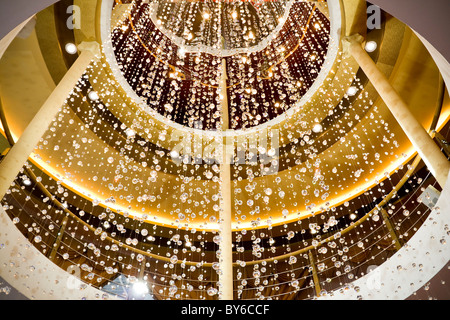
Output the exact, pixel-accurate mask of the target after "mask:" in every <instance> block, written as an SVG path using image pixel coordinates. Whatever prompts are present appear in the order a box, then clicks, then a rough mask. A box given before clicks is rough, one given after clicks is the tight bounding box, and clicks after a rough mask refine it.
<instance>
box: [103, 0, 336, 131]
mask: <svg viewBox="0 0 450 320" xmlns="http://www.w3.org/2000/svg"><path fill="white" fill-rule="evenodd" d="M114 3H115V0H102V1H101V4H100V22H99V28H100V32H99V33H100V35H99V41H100V42H101V43H102V45H103V51H104V55H105V59H106V61H107V62H108V64H109V66H110V68H111V71H112V74H113V76H114V78H115V80H117V82H118V83H119V85H120V86H121V87H122V89H123V90H124V91H125V93H126V94H127V95H128V97H130V98H131V99H132V101H135V102H136V104H138V105H139V106H142V109H143V110H145V111H146V112H147V113H149V114H150V116H151V117H153V118H154V119H155V120H157V121H158V122H160V123H163V124H164V125H166V126H169V127H170V128H171V129H173V130H178V131H181V132H186V133H190V134H194V135H202V136H206V137H211V138H218V139H220V138H222V137H224V136H225V137H232V138H238V137H242V136H247V135H249V134H254V133H257V132H262V131H264V130H268V129H269V128H271V127H273V126H275V125H279V124H280V123H282V122H283V121H284V120H286V119H289V118H291V117H293V116H294V115H295V114H296V113H297V112H298V111H299V110H300V107H301V106H303V105H304V104H306V103H307V102H308V101H310V99H311V98H312V96H313V95H314V94H315V93H316V91H317V90H318V89H319V88H320V86H322V85H323V83H324V81H325V79H326V78H327V77H328V76H329V73H330V71H331V70H332V68H333V66H334V65H335V63H336V60H337V58H338V54H339V51H340V47H341V46H340V39H341V37H342V33H343V32H344V28H343V23H342V21H343V17H342V3H341V1H328V6H329V11H330V21H331V31H330V47H329V50H328V53H327V56H326V59H325V64H324V66H323V68H322V70H321V71H320V73H319V75H318V77H317V79H316V81H315V82H314V83H313V85H312V86H311V87H310V89H309V90H308V92H307V93H306V94H305V95H304V96H303V97H302V98H301V99H300V100H299V101H298V102H297V103H296V104H295V105H294V106H292V107H291V108H290V109H289V110H288V111H286V112H285V113H283V114H281V115H280V116H278V117H276V118H274V119H272V120H270V121H268V122H266V123H264V124H261V125H258V126H255V127H253V128H250V129H245V130H227V131H225V132H220V131H205V130H200V129H195V128H188V127H185V126H183V125H180V124H178V123H176V122H174V121H171V120H168V119H167V118H165V117H164V116H162V115H160V114H159V113H157V112H156V111H149V110H148V109H150V108H146V102H145V101H143V99H142V98H140V97H139V96H138V95H137V94H136V93H135V92H134V90H133V89H132V88H131V86H130V85H129V84H128V82H127V81H126V79H125V78H124V77H123V75H122V73H121V71H120V68H119V66H118V62H117V60H116V57H115V54H114V49H113V46H112V39H111V33H110V32H109V30H111V21H110V17H111V12H112V10H113V6H114Z"/></svg>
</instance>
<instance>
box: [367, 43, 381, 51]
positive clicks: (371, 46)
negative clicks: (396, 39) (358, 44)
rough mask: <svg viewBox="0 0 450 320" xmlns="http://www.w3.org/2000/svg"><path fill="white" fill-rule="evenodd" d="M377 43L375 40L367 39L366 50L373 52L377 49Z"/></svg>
mask: <svg viewBox="0 0 450 320" xmlns="http://www.w3.org/2000/svg"><path fill="white" fill-rule="evenodd" d="M377 47H378V45H377V43H376V42H375V41H369V42H367V43H366V47H365V49H366V51H367V52H374V51H375V50H376V49H377Z"/></svg>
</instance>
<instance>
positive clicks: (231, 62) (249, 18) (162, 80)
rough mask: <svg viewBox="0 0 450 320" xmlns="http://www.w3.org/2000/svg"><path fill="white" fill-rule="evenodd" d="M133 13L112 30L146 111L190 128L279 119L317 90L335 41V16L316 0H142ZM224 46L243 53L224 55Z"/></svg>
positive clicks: (118, 54) (125, 71)
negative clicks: (331, 17)
mask: <svg viewBox="0 0 450 320" xmlns="http://www.w3.org/2000/svg"><path fill="white" fill-rule="evenodd" d="M166 2H167V3H166ZM222 6H223V8H222V9H220V10H219V8H221V7H222ZM128 12H129V13H128V14H127V15H126V17H125V19H124V20H123V21H122V22H121V23H119V24H118V25H117V26H116V27H115V28H114V30H113V35H112V43H113V48H114V52H115V57H116V60H117V63H118V65H119V68H120V70H121V73H122V75H123V76H124V78H125V79H126V81H127V83H128V84H129V85H130V87H131V88H132V90H133V91H134V93H135V94H137V96H138V97H139V98H140V99H141V100H143V101H144V102H145V107H143V108H144V109H146V110H145V111H147V112H150V113H155V111H156V113H158V114H159V115H161V116H163V117H164V118H165V121H167V120H169V121H168V122H175V123H177V124H179V125H181V126H184V127H187V128H194V129H201V130H206V131H215V130H221V129H222V128H223V125H222V124H223V122H224V121H227V122H228V123H226V127H227V128H229V129H232V130H245V129H251V128H256V127H258V126H260V125H262V124H265V123H267V122H269V121H271V120H274V119H275V118H277V117H278V116H280V115H282V114H284V113H285V112H286V111H288V110H289V109H292V108H293V107H294V105H296V103H297V102H299V101H300V100H301V99H302V97H303V96H305V94H306V93H307V92H308V91H309V90H310V89H311V87H312V85H313V84H314V83H315V81H316V80H317V78H318V76H319V73H320V71H321V70H322V67H323V65H324V63H325V60H326V56H327V53H328V49H329V44H330V29H331V27H330V21H329V19H328V18H327V17H326V16H325V15H324V14H323V13H322V12H321V11H320V10H319V9H318V8H317V6H316V5H315V4H314V3H311V2H292V3H291V2H286V1H261V2H260V3H259V5H257V3H256V2H253V1H237V2H228V1H227V2H222V1H219V2H199V1H177V2H172V1H166V0H161V1H155V2H150V3H147V2H146V1H133V2H132V3H131V8H130V10H129V11H128ZM218 12H220V14H219V13H218ZM235 12H237V16H236V14H234V13H235ZM227 15H230V17H229V18H227V19H225V16H227ZM235 16H236V18H234V17H235ZM234 20H236V21H234ZM169 29H170V30H171V31H170V32H168V31H167V30H169ZM238 30H240V31H239V32H237V31H238ZM199 32H201V33H203V34H202V36H201V37H200V36H198V33H199ZM186 33H187V34H188V36H187V37H188V38H191V36H192V38H191V39H190V40H189V39H187V38H186V36H185V35H186ZM196 34H197V36H195V35H196ZM248 34H252V35H253V36H252V37H251V39H250V38H249V37H248ZM189 35H191V36H189ZM180 39H181V40H180ZM195 39H201V41H200V43H197V44H195V45H194V43H195ZM219 42H220V45H221V46H222V47H220V46H219ZM252 46H253V48H255V46H256V47H257V48H258V50H256V51H251V50H249V49H248V48H249V47H252ZM208 48H210V49H211V50H208ZM224 48H228V49H226V50H228V53H230V50H235V52H234V53H233V54H231V55H227V56H226V57H225V56H223V55H222V54H221V50H223V49H224ZM194 49H195V50H194ZM216 49H217V50H219V51H217V52H216V53H217V54H214V52H213V51H214V50H216ZM240 49H244V50H245V52H246V53H240V52H239V50H240ZM208 51H210V52H208ZM222 53H223V52H222ZM223 60H225V63H226V70H227V77H226V78H227V80H226V84H223V83H222V84H221V75H222V71H221V70H222V64H223ZM225 85H226V87H227V96H228V97H227V98H228V105H227V109H228V110H227V114H226V115H223V114H222V107H221V103H220V101H221V99H220V88H221V87H223V86H225Z"/></svg>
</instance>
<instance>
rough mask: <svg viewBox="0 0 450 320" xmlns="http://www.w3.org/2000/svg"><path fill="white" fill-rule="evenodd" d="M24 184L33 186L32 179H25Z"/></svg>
mask: <svg viewBox="0 0 450 320" xmlns="http://www.w3.org/2000/svg"><path fill="white" fill-rule="evenodd" d="M22 182H23V184H24V185H26V186H31V181H30V179H23V181H22Z"/></svg>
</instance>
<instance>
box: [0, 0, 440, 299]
mask: <svg viewBox="0 0 450 320" xmlns="http://www.w3.org/2000/svg"><path fill="white" fill-rule="evenodd" d="M113 12H114V13H115V14H116V15H115V19H116V21H115V22H114V23H113V25H112V28H111V30H112V31H111V45H112V48H113V54H114V57H115V59H116V61H117V65H118V68H119V69H120V73H121V75H122V76H123V78H124V79H125V80H126V82H127V84H128V85H129V87H131V88H132V90H133V93H134V94H135V95H136V96H137V97H138V98H139V103H137V102H136V101H131V100H132V99H130V97H129V96H127V94H126V92H124V89H123V88H121V87H120V85H118V81H117V79H114V77H112V76H111V74H110V73H109V71H108V70H107V68H106V67H105V66H107V63H105V61H104V60H102V59H100V60H99V61H96V62H93V63H92V64H91V65H90V66H89V68H88V69H87V70H86V72H85V74H84V76H83V77H82V78H81V79H80V80H79V81H78V84H77V85H76V87H75V89H74V90H73V91H72V92H71V94H70V96H69V98H68V99H67V100H66V103H65V105H64V107H63V108H62V110H61V111H60V113H59V114H58V116H57V117H56V119H55V120H54V121H53V123H52V125H51V126H50V128H49V129H48V130H47V132H46V133H45V134H44V136H43V137H42V139H41V141H40V142H39V144H38V146H37V148H36V149H35V152H34V155H33V158H32V159H33V161H34V162H33V163H31V162H29V163H27V165H26V166H25V167H24V169H23V170H22V172H21V173H20V174H19V176H18V177H17V179H16V185H15V186H13V187H11V188H10V190H9V191H8V192H7V195H6V196H5V199H4V203H3V204H4V206H3V207H4V209H5V210H6V211H7V213H8V214H9V215H10V217H11V218H12V219H13V222H14V223H15V224H16V225H17V227H18V228H19V229H20V230H21V231H22V232H23V233H24V234H26V236H27V237H28V238H29V239H30V241H31V242H32V243H34V244H35V246H36V247H37V248H38V249H39V250H41V252H42V253H44V254H45V255H47V256H48V257H49V259H51V260H52V261H54V262H55V263H56V264H58V265H59V266H61V267H62V268H63V269H66V270H70V271H73V270H77V271H79V278H80V279H81V280H82V281H83V285H85V284H86V283H87V284H90V285H93V286H95V287H97V288H99V289H101V290H103V291H105V292H108V293H109V294H115V295H117V296H119V297H124V298H136V299H143V298H145V299H147V298H149V299H160V300H162V299H180V300H184V299H311V298H314V297H316V296H319V295H322V294H324V293H326V292H327V290H334V289H336V288H340V287H347V286H348V284H349V283H351V281H352V280H353V279H355V278H357V277H359V276H361V275H363V274H364V273H366V272H367V271H368V270H370V268H371V267H373V265H379V264H381V263H382V262H383V261H385V260H386V259H388V258H389V257H390V256H391V255H392V254H393V253H394V252H395V251H396V250H398V249H399V248H400V247H401V245H402V244H403V243H404V242H405V241H406V240H407V239H408V237H410V236H411V235H412V234H413V232H412V231H411V230H415V229H416V228H417V227H418V226H419V225H420V223H421V222H422V221H423V220H424V219H425V218H426V216H427V213H428V212H429V210H428V209H427V207H425V206H423V205H419V204H417V203H414V201H412V202H411V203H409V204H408V203H403V202H402V201H403V200H401V199H400V196H401V195H402V192H401V191H402V190H403V191H404V189H401V187H402V186H403V184H405V182H406V180H408V187H407V188H411V189H413V190H419V189H420V188H424V187H426V186H427V185H428V184H431V183H434V181H433V180H432V179H431V180H430V179H429V178H430V174H425V177H426V178H423V177H424V175H420V177H416V176H414V175H413V173H415V172H416V171H415V170H416V169H417V167H418V166H419V164H420V159H415V160H414V159H413V158H412V156H413V155H414V152H413V151H411V146H410V144H408V142H407V139H406V137H405V135H404V133H403V132H402V130H401V128H399V127H398V125H397V124H396V122H395V119H394V118H393V117H392V116H391V115H390V113H389V111H388V110H387V109H386V108H384V107H380V106H378V105H377V104H376V103H375V101H376V100H377V98H378V94H377V92H376V91H375V90H374V89H373V88H372V87H370V86H367V83H368V80H367V78H366V77H365V76H364V74H363V73H362V72H360V71H359V66H358V65H357V63H356V62H355V61H354V60H353V59H349V58H348V57H343V56H341V55H340V56H339V57H338V58H337V59H336V61H337V63H338V64H339V68H336V69H331V70H332V71H331V72H330V73H331V74H332V76H331V77H329V78H327V79H328V80H327V81H329V83H328V82H327V83H324V84H323V86H322V87H319V89H314V91H316V92H315V95H313V96H312V98H311V97H308V99H306V100H307V103H305V102H304V99H305V97H307V96H308V94H309V93H310V91H311V90H312V88H314V87H313V86H314V84H315V83H317V80H318V79H319V75H320V73H321V70H323V68H324V67H325V66H326V65H327V63H334V61H327V53H328V52H329V50H330V45H331V44H332V41H333V39H332V37H330V30H331V23H330V20H329V14H328V11H327V5H326V3H324V2H321V1H319V2H315V1H276V0H255V1H238V0H236V1H231V0H230V1H194V0H190V1H189V0H177V1H169V0H158V1H156V0H155V1H141V0H135V1H119V0H117V1H116V3H115V5H114V11H113ZM363 12H365V8H363ZM361 20H362V21H363V25H364V28H365V20H366V17H363V18H361ZM390 23H391V24H394V26H395V28H393V27H392V29H395V30H398V29H401V27H399V26H401V24H400V23H399V22H397V21H394V22H392V21H391V22H390ZM383 32H384V31H378V30H375V31H373V32H370V33H368V34H367V39H369V40H372V42H369V43H371V44H372V47H371V49H370V50H369V49H367V50H368V51H370V53H371V54H372V55H373V57H374V59H377V57H378V56H377V55H378V51H377V45H376V43H377V41H378V42H379V41H380V39H382V37H383V36H386V35H385V34H383ZM403 32H405V31H403ZM386 33H387V32H386ZM334 45H336V44H334ZM337 46H339V44H337ZM395 50H400V49H398V48H397V49H395ZM392 52H393V51H392V50H391V51H390V53H391V54H393V55H394V54H398V52H397V53H392ZM411 52H413V51H411ZM424 65H425V64H424ZM427 94H428V95H429V96H428V97H429V99H428V100H429V101H433V100H435V97H434V94H435V92H434V91H432V90H429V91H428V93H427ZM427 112H428V111H427ZM3 118H4V117H3ZM424 118H427V119H428V118H433V110H432V111H431V112H428V113H426V114H424ZM161 119H162V120H161ZM3 120H4V119H2V122H4V121H3ZM430 122H431V121H430ZM435 125H436V123H433V124H432V127H433V126H435ZM6 132H8V130H6ZM9 138H10V139H9V140H10V142H11V144H12V143H13V140H14V139H12V137H9ZM413 160H414V161H413ZM36 163H40V164H45V165H47V166H51V167H52V168H53V169H54V172H53V174H48V173H49V172H46V173H47V174H46V173H44V172H45V170H42V167H43V165H42V166H39V165H36ZM425 170H426V168H425ZM55 172H56V173H55ZM405 176H406V177H408V178H409V179H408V178H406V179H405V178H404V177H405ZM436 187H437V188H438V187H439V186H436ZM406 193H407V192H406ZM396 197H397V198H396ZM392 199H394V200H393V201H391V200H392ZM397 199H398V200H397ZM399 203H400V204H399ZM410 205H412V207H413V208H412V209H411V208H410V207H409V206H410ZM413 213H414V215H413ZM391 220H392V221H393V222H390V221H391ZM393 225H395V226H396V228H393V227H392V226H393ZM399 234H401V236H399Z"/></svg>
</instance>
